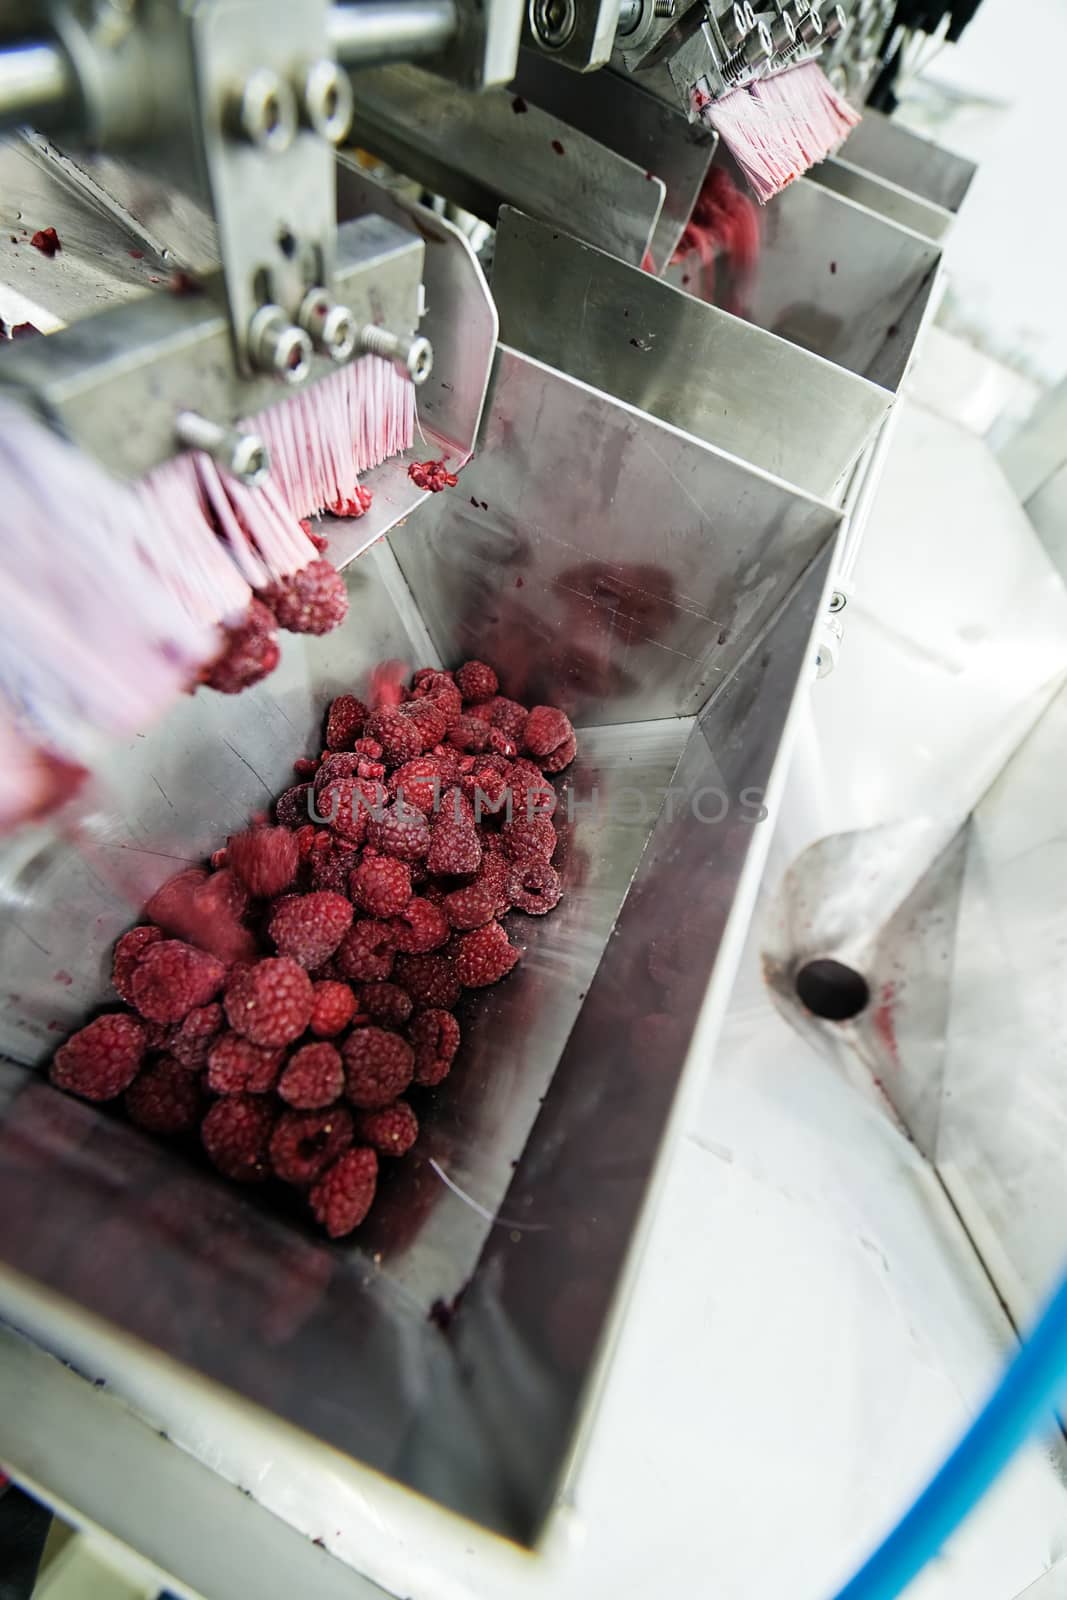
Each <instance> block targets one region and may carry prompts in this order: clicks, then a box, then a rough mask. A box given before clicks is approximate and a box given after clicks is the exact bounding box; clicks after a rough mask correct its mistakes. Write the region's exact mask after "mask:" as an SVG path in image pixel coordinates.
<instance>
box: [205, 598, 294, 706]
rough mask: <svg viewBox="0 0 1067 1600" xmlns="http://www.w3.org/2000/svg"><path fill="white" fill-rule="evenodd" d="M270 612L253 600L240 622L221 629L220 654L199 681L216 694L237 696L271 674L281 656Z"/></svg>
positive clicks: (273, 619) (274, 623)
mask: <svg viewBox="0 0 1067 1600" xmlns="http://www.w3.org/2000/svg"><path fill="white" fill-rule="evenodd" d="M276 628H277V622H276V620H275V617H274V613H273V612H272V611H271V610H270V608H269V607H268V606H265V605H264V604H263V603H262V601H260V600H253V601H252V603H251V605H250V606H249V608H248V615H247V616H246V617H245V618H244V620H243V621H241V622H238V623H235V624H232V625H231V626H230V627H228V628H227V629H226V630H225V643H224V645H223V648H222V651H221V653H220V654H219V655H218V656H217V657H216V659H215V660H214V661H213V662H212V664H211V666H210V667H207V668H205V670H204V672H203V673H202V674H201V682H203V683H205V684H206V685H207V687H208V688H209V689H216V690H217V691H218V692H219V694H240V692H241V690H242V689H247V688H249V687H250V685H252V684H253V683H259V681H260V679H261V678H265V677H266V676H267V675H268V673H271V672H273V671H274V669H275V667H276V666H277V665H278V661H279V659H280V657H281V651H280V650H279V648H278V637H277V633H276V631H275V630H276Z"/></svg>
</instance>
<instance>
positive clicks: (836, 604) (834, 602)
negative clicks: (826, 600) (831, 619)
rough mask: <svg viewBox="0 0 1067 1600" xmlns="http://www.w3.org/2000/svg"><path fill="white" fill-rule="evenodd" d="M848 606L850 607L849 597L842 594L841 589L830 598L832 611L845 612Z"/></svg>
mask: <svg viewBox="0 0 1067 1600" xmlns="http://www.w3.org/2000/svg"><path fill="white" fill-rule="evenodd" d="M847 605H848V596H847V595H845V594H842V593H841V590H840V589H835V590H834V592H833V594H832V595H831V596H830V610H831V611H844V609H845V607H846V606H847Z"/></svg>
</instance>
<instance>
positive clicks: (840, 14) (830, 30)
mask: <svg viewBox="0 0 1067 1600" xmlns="http://www.w3.org/2000/svg"><path fill="white" fill-rule="evenodd" d="M847 25H848V18H847V17H846V16H845V10H844V7H843V6H834V7H833V9H832V10H831V12H830V15H829V16H828V17H827V19H826V28H825V30H824V37H825V38H826V39H836V38H837V36H838V34H839V33H843V32H844V31H845V28H846V27H847Z"/></svg>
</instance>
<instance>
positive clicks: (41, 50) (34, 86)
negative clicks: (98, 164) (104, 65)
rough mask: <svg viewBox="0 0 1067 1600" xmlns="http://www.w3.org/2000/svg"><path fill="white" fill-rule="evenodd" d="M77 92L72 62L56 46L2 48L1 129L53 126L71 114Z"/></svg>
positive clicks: (44, 43) (39, 42)
mask: <svg viewBox="0 0 1067 1600" xmlns="http://www.w3.org/2000/svg"><path fill="white" fill-rule="evenodd" d="M75 92H76V91H75V84H74V76H73V73H72V72H71V69H70V62H69V61H68V60H67V58H66V56H65V55H64V54H63V52H62V50H60V49H59V47H58V46H57V45H55V44H54V43H52V42H50V41H48V40H45V39H38V40H28V41H26V42H25V43H22V44H7V45H4V46H3V47H0V128H17V127H20V126H21V125H22V124H23V123H25V122H32V123H33V124H34V126H35V127H38V128H47V127H50V126H51V125H52V124H53V123H54V122H57V121H62V120H63V119H64V118H65V116H66V115H68V114H69V109H70V106H71V103H72V100H73V99H74V96H75Z"/></svg>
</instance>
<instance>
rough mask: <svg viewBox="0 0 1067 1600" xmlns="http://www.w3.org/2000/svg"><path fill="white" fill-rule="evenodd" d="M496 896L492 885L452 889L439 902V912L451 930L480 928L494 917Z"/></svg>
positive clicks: (472, 884)
mask: <svg viewBox="0 0 1067 1600" xmlns="http://www.w3.org/2000/svg"><path fill="white" fill-rule="evenodd" d="M496 902H497V894H496V892H495V891H494V889H493V887H492V884H489V883H486V882H484V880H483V881H482V882H480V883H479V882H475V883H470V884H466V885H464V887H463V888H462V889H453V890H452V892H451V894H446V895H445V897H444V899H443V900H442V901H441V910H442V911H443V912H444V914H445V916H446V917H447V918H448V922H449V925H450V926H451V927H453V928H461V929H464V930H467V929H470V928H481V927H483V926H484V924H485V923H487V922H492V921H493V918H494V917H495V916H496Z"/></svg>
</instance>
